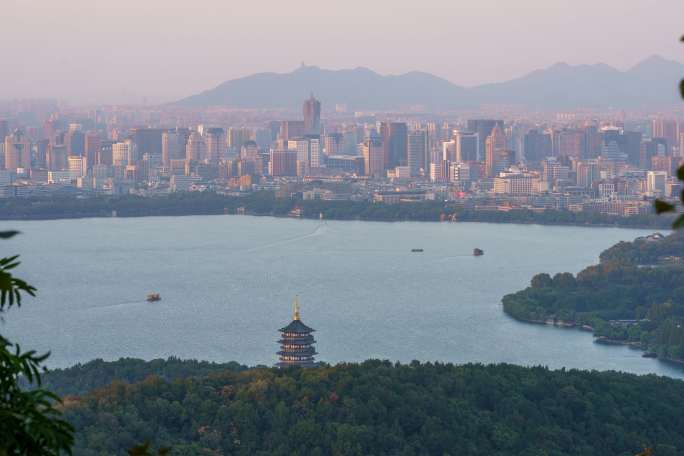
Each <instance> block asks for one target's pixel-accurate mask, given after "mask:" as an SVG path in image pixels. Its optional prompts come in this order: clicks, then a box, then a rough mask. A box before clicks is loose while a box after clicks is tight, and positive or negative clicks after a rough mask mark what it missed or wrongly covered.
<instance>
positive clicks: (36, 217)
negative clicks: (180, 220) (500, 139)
mask: <svg viewBox="0 0 684 456" xmlns="http://www.w3.org/2000/svg"><path fill="white" fill-rule="evenodd" d="M221 215H225V216H235V217H259V218H276V219H292V220H321V221H334V222H377V223H387V224H390V223H407V222H408V223H447V224H459V223H487V224H497V225H523V226H552V227H573V228H619V229H628V230H630V229H631V230H657V231H661V232H662V231H669V230H670V227H669V226H664V227H656V226H650V225H646V224H644V225H621V224H619V223H571V222H543V221H539V220H537V221H528V220H517V221H515V220H486V219H477V218H475V219H468V220H419V219H411V218H395V219H387V218H362V217H356V218H352V217H334V218H320V217H314V216H300V217H293V216H290V215H281V214H255V213H248V214H236V213H225V212H201V213H176V214H135V215H130V214H123V215H118V214H117V215H111V214H60V215H31V216H25V217H20V216H4V215H2V214H0V222H41V221H52V220H83V219H108V218H112V219H134V218H150V217H193V216H197V217H201V216H221ZM528 322H529V323H536V322H535V321H532V320H530V321H528ZM541 323H542V324H543V322H541Z"/></svg>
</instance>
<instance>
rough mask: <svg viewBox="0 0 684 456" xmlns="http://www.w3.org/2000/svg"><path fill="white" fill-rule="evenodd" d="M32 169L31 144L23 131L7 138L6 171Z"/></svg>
mask: <svg viewBox="0 0 684 456" xmlns="http://www.w3.org/2000/svg"><path fill="white" fill-rule="evenodd" d="M30 167H31V143H30V142H29V140H28V138H27V137H26V135H25V134H24V132H23V131H21V130H16V131H14V133H12V134H10V135H7V136H5V169H7V170H10V171H16V170H17V168H30Z"/></svg>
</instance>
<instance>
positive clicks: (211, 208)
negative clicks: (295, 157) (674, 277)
mask: <svg viewBox="0 0 684 456" xmlns="http://www.w3.org/2000/svg"><path fill="white" fill-rule="evenodd" d="M295 208H299V209H301V216H302V217H305V218H319V217H320V216H321V214H322V215H323V217H324V218H326V219H331V220H371V221H440V220H444V219H450V218H451V219H453V220H456V221H468V222H492V223H537V224H548V225H601V226H624V227H649V228H667V227H669V225H670V224H671V223H672V217H670V216H660V217H658V216H656V215H655V214H649V215H638V216H631V217H614V216H608V215H605V214H599V213H596V212H570V211H558V210H551V209H549V210H545V211H543V212H536V211H530V210H523V209H514V210H510V211H493V210H486V211H481V210H473V209H467V208H463V207H460V206H458V205H456V204H454V203H445V202H440V201H424V202H418V203H402V204H382V203H372V202H365V201H322V200H303V199H301V197H298V196H296V195H295V196H294V197H293V198H286V199H281V198H276V197H275V194H274V193H273V192H256V193H252V194H249V195H246V196H242V197H237V196H227V195H220V194H217V193H213V192H190V193H172V194H169V195H167V196H156V197H140V196H133V195H127V196H116V197H105V196H103V197H96V198H77V197H74V196H61V197H52V198H10V199H3V200H0V220H33V219H55V218H81V217H111V216H113V215H114V214H115V215H116V216H118V217H140V216H156V215H166V216H173V215H217V214H236V213H237V212H238V209H240V210H244V212H245V213H246V214H250V215H269V216H276V217H283V216H287V215H288V214H289V213H290V212H291V211H292V210H293V209H295Z"/></svg>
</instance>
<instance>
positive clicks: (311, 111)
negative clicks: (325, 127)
mask: <svg viewBox="0 0 684 456" xmlns="http://www.w3.org/2000/svg"><path fill="white" fill-rule="evenodd" d="M302 111H303V114H304V133H305V134H307V135H320V134H321V102H320V101H318V100H316V99H315V98H314V96H313V94H311V97H309V99H308V100H306V101H305V102H304V106H303V108H302Z"/></svg>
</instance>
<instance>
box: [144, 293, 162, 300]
mask: <svg viewBox="0 0 684 456" xmlns="http://www.w3.org/2000/svg"><path fill="white" fill-rule="evenodd" d="M145 301H147V302H157V301H161V295H160V294H159V293H150V294H148V295H147V297H146V298H145Z"/></svg>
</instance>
